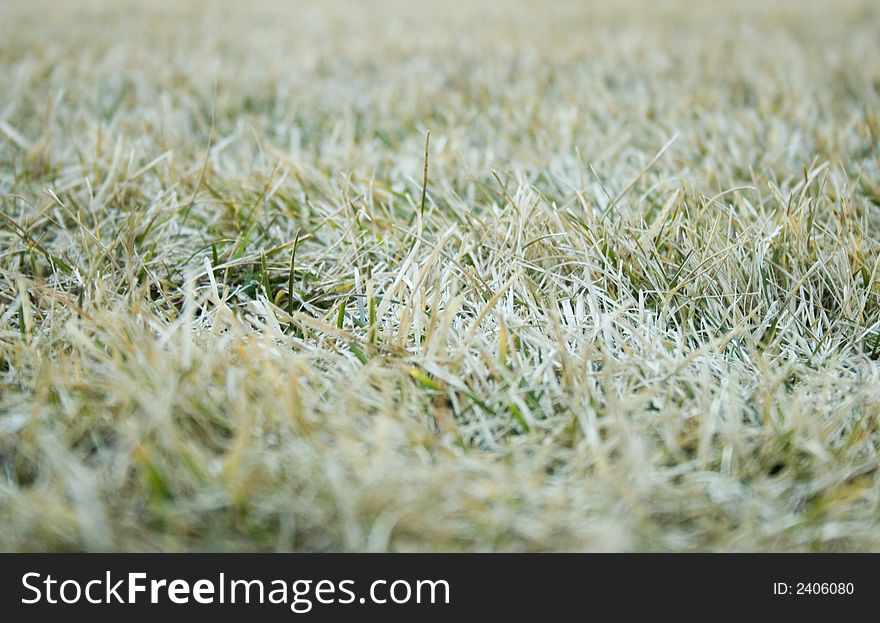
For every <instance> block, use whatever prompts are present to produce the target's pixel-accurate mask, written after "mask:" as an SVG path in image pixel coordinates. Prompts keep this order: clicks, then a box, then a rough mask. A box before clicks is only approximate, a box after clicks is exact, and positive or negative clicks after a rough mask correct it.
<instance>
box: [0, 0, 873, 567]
mask: <svg viewBox="0 0 880 623" xmlns="http://www.w3.org/2000/svg"><path fill="white" fill-rule="evenodd" d="M608 4H612V3H608ZM613 4H614V5H615V6H614V8H611V7H609V6H605V5H604V4H590V3H582V2H552V3H551V2H547V3H539V2H525V1H520V2H494V3H489V2H481V1H474V2H461V3H457V2H451V3H450V2H443V3H440V2H437V3H430V4H429V3H413V2H393V1H379V2H350V3H341V2H329V3H327V2H321V3H317V2H315V3H302V4H297V3H287V2H268V1H264V2H255V3H254V2H250V3H245V2H231V1H229V2H181V1H177V2H165V1H162V2H149V3H148V2H114V1H110V0H107V1H93V2H86V1H80V0H77V1H71V2H47V1H45V0H40V1H27V2H24V1H19V0H5V1H4V2H2V4H0V35H2V36H0V218H2V222H0V467H2V469H0V523H2V525H3V530H2V531H0V548H2V549H4V550H67V549H90V550H91V549H93V550H106V549H112V550H189V549H200V550H204V549H207V550H238V549H256V550H274V549H278V550H291V549H293V550H328V549H334V550H395V551H403V550H595V549H600V550H643V549H650V550H832V549H847V550H865V549H877V548H878V547H880V527H878V519H880V506H878V505H880V471H878V469H877V467H878V448H877V446H878V441H880V432H878V417H880V392H878V386H880V363H878V359H877V357H878V353H880V253H878V251H880V155H878V139H880V112H878V111H880V37H878V33H880V10H878V7H877V6H876V4H875V3H871V2H867V1H865V2H827V3H820V2H779V1H774V0H770V1H767V2H745V3H743V2H732V1H731V2H718V3H716V2H712V3H701V4H700V5H697V4H696V3H694V4H691V3H685V2H679V3H663V5H662V8H658V7H656V6H654V4H655V3H647V2H644V3H640V2H625V3H623V4H620V3H613ZM429 131H430V145H429V148H428V159H427V167H428V177H427V180H428V182H427V187H426V188H424V186H423V184H424V178H423V176H424V171H425V164H426V163H425V142H426V136H427V133H428V132H429ZM423 191H424V195H423ZM291 288H292V292H291Z"/></svg>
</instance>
